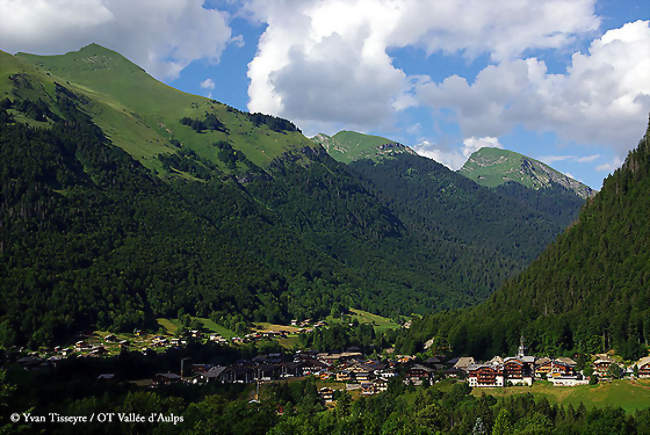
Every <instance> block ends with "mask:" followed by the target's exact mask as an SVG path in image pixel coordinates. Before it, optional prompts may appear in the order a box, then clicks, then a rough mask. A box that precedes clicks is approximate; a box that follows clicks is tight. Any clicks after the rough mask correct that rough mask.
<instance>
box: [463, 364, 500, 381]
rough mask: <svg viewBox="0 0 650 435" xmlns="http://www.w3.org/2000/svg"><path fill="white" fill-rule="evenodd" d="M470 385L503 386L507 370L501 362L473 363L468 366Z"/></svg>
mask: <svg viewBox="0 0 650 435" xmlns="http://www.w3.org/2000/svg"><path fill="white" fill-rule="evenodd" d="M467 371H468V372H469V376H468V378H467V379H468V381H469V386H470V387H503V385H504V379H505V370H504V368H503V365H500V364H495V365H492V364H471V365H470V366H469V367H467Z"/></svg>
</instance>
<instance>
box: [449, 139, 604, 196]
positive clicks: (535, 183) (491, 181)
mask: <svg viewBox="0 0 650 435" xmlns="http://www.w3.org/2000/svg"><path fill="white" fill-rule="evenodd" d="M458 172H459V173H460V174H462V175H464V176H466V177H468V178H471V179H472V180H474V181H476V182H477V183H478V184H480V185H482V186H487V187H497V186H501V185H503V184H505V183H508V182H514V183H518V184H521V185H523V186H525V187H528V188H531V189H535V190H540V189H549V188H552V187H553V186H556V185H557V186H561V187H563V188H565V189H566V190H568V191H571V192H573V193H574V194H575V195H577V196H578V197H580V198H582V199H587V198H590V197H591V196H593V195H594V194H595V192H594V191H593V190H592V189H591V188H590V187H588V186H585V185H584V184H582V183H580V182H579V181H576V180H574V179H572V178H571V177H568V176H566V175H564V174H562V173H561V172H559V171H556V170H555V169H553V168H551V167H550V166H548V165H546V164H544V163H542V162H540V161H538V160H535V159H532V158H530V157H527V156H524V155H523V154H519V153H516V152H514V151H508V150H504V149H500V148H490V147H483V148H481V149H479V150H478V151H475V152H474V153H472V155H471V156H470V157H469V159H468V160H467V161H466V162H465V164H464V165H463V167H462V168H460V169H459V170H458Z"/></svg>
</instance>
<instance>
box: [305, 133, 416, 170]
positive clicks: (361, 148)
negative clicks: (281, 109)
mask: <svg viewBox="0 0 650 435" xmlns="http://www.w3.org/2000/svg"><path fill="white" fill-rule="evenodd" d="M311 140H312V141H313V142H315V143H317V144H319V145H321V146H322V147H323V148H325V150H326V151H327V153H328V154H329V155H330V156H331V157H332V158H333V159H334V160H336V161H339V162H341V163H346V164H347V163H351V162H353V161H356V160H361V159H370V160H380V159H383V158H391V157H394V156H396V155H399V154H415V151H413V150H412V149H411V148H409V147H408V146H406V145H402V144H401V143H399V142H397V141H394V140H391V139H387V138H385V137H381V136H373V135H368V134H363V133H358V132H356V131H349V130H341V131H339V132H338V133H336V134H335V135H334V136H328V135H326V134H324V133H318V134H317V135H316V136H314V137H312V138H311Z"/></svg>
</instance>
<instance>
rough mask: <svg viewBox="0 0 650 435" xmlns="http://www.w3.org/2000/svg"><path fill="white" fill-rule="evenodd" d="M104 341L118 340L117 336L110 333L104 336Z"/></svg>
mask: <svg viewBox="0 0 650 435" xmlns="http://www.w3.org/2000/svg"><path fill="white" fill-rule="evenodd" d="M104 341H109V342H112V341H117V337H116V336H115V335H113V334H108V335H107V336H105V337H104Z"/></svg>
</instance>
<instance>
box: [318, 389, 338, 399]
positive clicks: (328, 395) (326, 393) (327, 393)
mask: <svg viewBox="0 0 650 435" xmlns="http://www.w3.org/2000/svg"><path fill="white" fill-rule="evenodd" d="M318 395H319V396H320V398H321V399H322V400H323V402H325V403H332V401H333V400H334V390H333V389H331V388H329V387H323V388H321V389H320V390H318Z"/></svg>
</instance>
